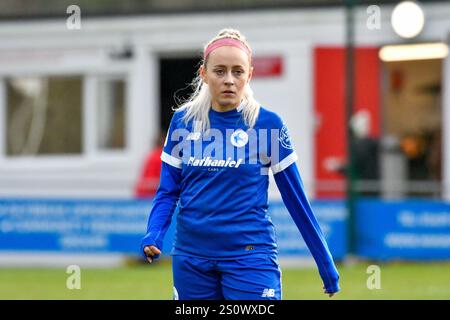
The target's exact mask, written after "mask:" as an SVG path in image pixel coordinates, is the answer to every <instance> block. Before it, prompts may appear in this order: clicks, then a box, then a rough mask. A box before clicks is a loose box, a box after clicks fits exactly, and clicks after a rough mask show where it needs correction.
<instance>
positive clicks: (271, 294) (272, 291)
mask: <svg viewBox="0 0 450 320" xmlns="http://www.w3.org/2000/svg"><path fill="white" fill-rule="evenodd" d="M261 297H263V298H272V297H275V289H264V291H263V294H262V295H261Z"/></svg>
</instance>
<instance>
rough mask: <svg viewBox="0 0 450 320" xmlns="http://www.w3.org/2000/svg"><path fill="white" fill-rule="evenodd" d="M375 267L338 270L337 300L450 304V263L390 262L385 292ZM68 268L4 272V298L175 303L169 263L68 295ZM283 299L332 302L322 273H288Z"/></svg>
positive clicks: (90, 274)
mask: <svg viewBox="0 0 450 320" xmlns="http://www.w3.org/2000/svg"><path fill="white" fill-rule="evenodd" d="M368 265H369V263H357V264H354V265H342V264H341V265H338V269H339V273H340V275H341V281H340V285H341V290H342V291H341V292H340V293H338V294H337V295H336V296H334V297H333V298H332V299H337V300H339V299H450V262H442V263H386V264H378V265H379V266H380V268H381V289H374V290H369V289H367V286H366V282H367V278H368V277H369V276H370V275H369V274H367V273H366V270H367V266H368ZM69 276H70V275H69V274H67V273H66V270H65V268H40V269H39V268H38V269H31V268H15V269H12V268H4V269H1V268H0V299H99V300H100V299H162V300H165V299H171V298H172V271H171V266H170V263H169V262H163V261H162V262H158V263H157V264H154V265H138V266H128V267H122V268H113V269H82V270H81V289H80V290H68V289H67V288H66V280H67V278H68V277H69ZM282 279H283V299H286V300H292V299H294V300H295V299H329V298H328V296H326V295H325V294H323V293H322V284H321V280H320V278H319V275H318V272H317V269H315V268H301V269H292V268H288V269H283V278H282Z"/></svg>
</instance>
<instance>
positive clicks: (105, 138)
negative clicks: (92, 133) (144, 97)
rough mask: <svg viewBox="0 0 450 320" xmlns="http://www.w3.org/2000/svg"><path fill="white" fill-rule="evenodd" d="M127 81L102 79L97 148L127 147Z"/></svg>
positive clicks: (98, 110)
mask: <svg viewBox="0 0 450 320" xmlns="http://www.w3.org/2000/svg"><path fill="white" fill-rule="evenodd" d="M125 92H126V91H125V81H124V80H123V79H108V78H100V80H99V82H98V101H97V102H98V103H97V115H96V117H97V148H98V149H100V150H102V149H103V150H105V149H107V150H108V149H123V148H124V147H125V98H126V97H125Z"/></svg>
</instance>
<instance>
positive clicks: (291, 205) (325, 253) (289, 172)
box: [274, 163, 340, 293]
mask: <svg viewBox="0 0 450 320" xmlns="http://www.w3.org/2000/svg"><path fill="white" fill-rule="evenodd" d="M274 178H275V182H276V184H277V187H278V189H279V190H280V193H281V197H282V199H283V202H284V204H285V206H286V208H287V209H288V211H289V213H290V215H291V216H292V219H293V220H294V222H295V224H296V225H297V227H298V229H299V231H300V232H301V234H302V236H303V239H304V240H305V243H306V245H307V246H308V248H309V250H310V251H311V254H312V256H313V257H314V260H315V261H316V264H317V267H318V269H319V273H320V276H321V278H322V281H323V283H324V285H325V289H326V290H327V292H328V293H335V292H338V291H339V290H340V288H339V273H338V271H337V269H336V267H335V265H334V262H333V257H332V256H331V253H330V251H329V249H328V246H327V243H326V241H325V238H324V236H323V234H322V231H321V229H320V226H319V224H318V222H317V220H316V217H315V216H314V213H313V211H312V208H311V205H310V203H309V201H308V198H307V196H306V194H305V191H304V188H303V183H302V180H301V177H300V173H299V171H298V169H297V165H296V164H295V163H292V164H291V165H290V166H288V167H287V168H285V169H284V170H282V171H279V172H277V173H276V174H274Z"/></svg>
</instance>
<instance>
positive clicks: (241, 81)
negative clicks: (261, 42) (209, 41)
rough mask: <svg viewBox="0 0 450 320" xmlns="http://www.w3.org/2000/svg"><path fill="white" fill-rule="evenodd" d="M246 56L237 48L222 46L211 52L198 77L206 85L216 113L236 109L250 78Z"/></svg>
mask: <svg viewBox="0 0 450 320" xmlns="http://www.w3.org/2000/svg"><path fill="white" fill-rule="evenodd" d="M252 69H253V68H251V67H250V61H249V57H248V56H247V54H246V53H245V52H244V51H242V50H241V49H239V48H236V47H231V46H223V47H219V48H217V49H215V50H214V51H212V52H211V53H210V54H209V56H208V59H207V61H206V67H204V66H202V67H200V75H201V77H202V78H203V81H204V82H205V83H207V84H208V87H209V91H210V93H211V97H212V107H213V108H214V109H215V110H218V111H227V110H231V109H233V108H236V107H238V106H239V104H240V103H241V100H242V98H243V95H244V89H245V86H246V85H247V83H248V82H249V81H250V79H251V76H252Z"/></svg>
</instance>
